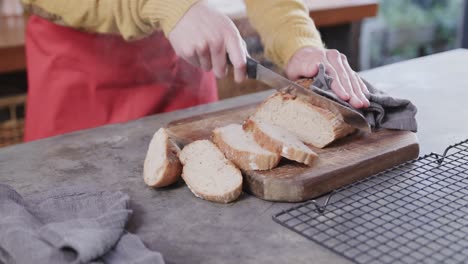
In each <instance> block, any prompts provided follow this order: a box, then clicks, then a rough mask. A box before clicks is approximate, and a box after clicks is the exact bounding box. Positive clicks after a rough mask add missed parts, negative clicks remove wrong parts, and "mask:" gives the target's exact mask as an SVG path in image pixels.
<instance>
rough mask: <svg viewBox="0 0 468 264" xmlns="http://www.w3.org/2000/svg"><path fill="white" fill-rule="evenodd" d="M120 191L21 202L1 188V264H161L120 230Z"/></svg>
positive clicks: (125, 210) (123, 212)
mask: <svg viewBox="0 0 468 264" xmlns="http://www.w3.org/2000/svg"><path fill="white" fill-rule="evenodd" d="M130 214H131V210H129V197H128V195H126V194H124V193H122V192H108V191H101V192H99V191H92V192H90V191H89V190H86V191H85V190H80V189H77V188H66V189H60V190H54V191H50V192H48V193H46V194H41V195H39V196H35V197H29V198H28V199H24V198H23V197H21V195H19V194H18V193H17V192H16V191H15V190H13V189H12V188H11V187H10V186H7V185H3V184H0V216H1V217H0V263H89V262H97V263H100V262H104V263H141V264H143V263H164V261H163V259H162V256H161V255H160V254H159V253H157V252H152V251H150V250H148V249H147V248H146V247H145V246H144V245H143V243H142V242H141V240H140V239H139V238H138V237H137V236H135V235H132V234H129V233H127V232H125V231H124V228H125V224H126V223H127V220H128V218H129V216H130Z"/></svg>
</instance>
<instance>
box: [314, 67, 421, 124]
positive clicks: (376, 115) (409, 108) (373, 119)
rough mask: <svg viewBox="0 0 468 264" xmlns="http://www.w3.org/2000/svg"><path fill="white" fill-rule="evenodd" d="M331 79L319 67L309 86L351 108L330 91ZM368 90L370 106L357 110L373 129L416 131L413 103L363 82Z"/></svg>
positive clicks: (322, 68)
mask: <svg viewBox="0 0 468 264" xmlns="http://www.w3.org/2000/svg"><path fill="white" fill-rule="evenodd" d="M332 81H333V78H331V77H330V76H328V75H327V74H326V73H325V66H324V65H323V64H320V65H319V72H318V74H317V76H316V77H315V80H314V82H313V83H312V85H311V87H310V88H311V89H312V90H313V91H314V92H316V93H318V94H320V95H323V96H325V97H327V98H329V99H332V100H334V101H336V102H338V103H341V104H342V105H345V106H348V107H351V108H352V106H351V105H350V104H349V103H348V102H346V101H343V100H341V99H340V98H338V96H337V95H336V94H335V93H334V92H333V91H332V89H331V82H332ZM363 81H364V83H365V84H366V86H367V88H368V89H369V93H370V94H369V96H367V99H369V102H370V106H369V107H368V108H365V109H358V112H360V113H361V114H362V115H363V116H364V117H365V118H366V119H367V122H369V124H370V125H371V126H372V127H373V128H388V129H397V130H409V131H413V132H416V131H417V130H418V126H417V122H416V118H415V116H416V112H417V108H416V106H415V105H413V103H411V102H410V101H409V100H406V99H400V98H393V97H391V96H389V95H388V94H386V93H384V92H382V91H380V90H378V89H377V88H375V87H374V86H373V85H372V84H370V83H369V82H367V81H366V80H364V79H363Z"/></svg>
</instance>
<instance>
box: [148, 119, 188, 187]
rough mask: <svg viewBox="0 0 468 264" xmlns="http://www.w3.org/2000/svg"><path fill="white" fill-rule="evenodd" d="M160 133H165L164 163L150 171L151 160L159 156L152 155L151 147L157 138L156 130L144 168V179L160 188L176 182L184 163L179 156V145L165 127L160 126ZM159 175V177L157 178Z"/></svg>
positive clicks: (152, 185)
mask: <svg viewBox="0 0 468 264" xmlns="http://www.w3.org/2000/svg"><path fill="white" fill-rule="evenodd" d="M161 129H162V130H163V131H159V130H158V132H160V133H164V134H165V136H164V142H163V144H164V146H165V149H164V152H165V154H164V155H163V156H164V157H165V159H164V161H163V165H162V166H161V167H159V168H158V169H157V171H155V172H152V171H149V169H148V166H149V163H150V162H153V159H155V158H158V157H152V156H151V155H150V149H149V148H151V147H153V146H152V144H153V140H156V138H155V136H156V133H158V132H156V133H155V134H154V136H153V139H152V142H151V143H150V146H149V148H148V153H147V154H146V158H145V163H144V168H143V179H144V181H145V183H146V184H147V185H148V186H151V187H155V188H159V187H166V186H169V185H171V184H173V183H175V182H177V181H178V180H179V178H180V175H181V173H182V164H181V162H180V160H179V158H178V153H179V152H180V149H179V147H178V146H177V145H176V144H175V143H174V142H173V141H172V140H171V139H170V137H169V136H168V134H167V133H166V131H165V129H164V128H160V130H161ZM156 177H157V179H155V178H156Z"/></svg>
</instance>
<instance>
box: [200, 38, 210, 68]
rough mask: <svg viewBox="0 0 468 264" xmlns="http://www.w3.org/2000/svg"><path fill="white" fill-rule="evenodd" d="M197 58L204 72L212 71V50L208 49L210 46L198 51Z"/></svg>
mask: <svg viewBox="0 0 468 264" xmlns="http://www.w3.org/2000/svg"><path fill="white" fill-rule="evenodd" d="M197 56H198V60H199V61H200V67H201V68H202V69H203V70H204V71H210V70H211V67H212V65H211V55H210V49H209V47H208V44H207V45H206V46H204V47H201V48H199V49H197Z"/></svg>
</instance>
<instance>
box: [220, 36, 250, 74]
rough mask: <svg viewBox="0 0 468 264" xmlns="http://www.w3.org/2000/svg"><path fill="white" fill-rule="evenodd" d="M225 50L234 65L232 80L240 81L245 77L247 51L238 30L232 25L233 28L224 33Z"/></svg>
mask: <svg viewBox="0 0 468 264" xmlns="http://www.w3.org/2000/svg"><path fill="white" fill-rule="evenodd" d="M225 40H226V42H225V43H226V52H227V53H228V55H229V60H230V61H231V63H232V65H233V67H234V80H235V81H236V82H238V83H239V82H242V81H244V80H245V79H246V74H247V73H246V63H247V51H246V50H245V48H244V46H243V45H242V38H241V37H240V34H239V32H238V31H237V29H236V28H235V27H234V29H233V30H231V31H229V32H227V35H226V38H225Z"/></svg>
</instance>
